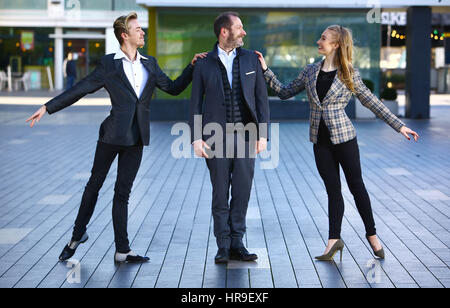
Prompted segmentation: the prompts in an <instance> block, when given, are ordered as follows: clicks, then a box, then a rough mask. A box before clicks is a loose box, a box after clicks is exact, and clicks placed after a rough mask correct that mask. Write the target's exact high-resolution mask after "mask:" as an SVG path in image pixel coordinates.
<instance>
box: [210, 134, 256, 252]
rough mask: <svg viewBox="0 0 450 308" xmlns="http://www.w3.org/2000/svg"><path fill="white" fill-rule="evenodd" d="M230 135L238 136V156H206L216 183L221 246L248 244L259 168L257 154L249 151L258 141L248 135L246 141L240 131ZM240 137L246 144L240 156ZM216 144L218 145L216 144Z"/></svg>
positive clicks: (216, 223)
mask: <svg viewBox="0 0 450 308" xmlns="http://www.w3.org/2000/svg"><path fill="white" fill-rule="evenodd" d="M226 136H227V137H226V138H234V141H235V142H234V144H233V147H234V158H226V157H229V156H225V155H224V158H210V159H206V164H207V166H208V169H209V172H210V177H211V184H212V187H213V196H212V215H213V219H214V236H215V237H216V242H217V246H218V248H226V249H230V248H240V247H244V244H243V241H242V239H243V237H244V234H245V231H246V222H245V220H246V216H247V209H248V202H249V200H250V193H251V190H252V183H253V175H254V171H255V158H252V157H254V156H252V155H251V154H249V146H250V147H252V148H250V149H253V147H254V146H255V142H256V141H255V140H248V138H247V141H243V139H240V138H245V137H243V136H242V134H240V133H234V134H227V135H226ZM238 140H240V141H241V142H242V143H241V144H245V148H246V151H245V156H244V158H237V155H238V151H237V144H238ZM212 148H213V149H214V146H213V147H212ZM224 148H226V147H224ZM250 151H251V150H250ZM253 155H254V150H253ZM230 187H231V201H230V202H229V198H230Z"/></svg>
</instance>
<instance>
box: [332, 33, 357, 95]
mask: <svg viewBox="0 0 450 308" xmlns="http://www.w3.org/2000/svg"><path fill="white" fill-rule="evenodd" d="M327 30H331V31H333V32H334V34H335V35H334V37H333V38H334V41H335V42H336V43H338V44H339V48H338V49H337V52H336V57H335V63H334V64H335V65H336V66H337V67H338V68H339V69H338V77H339V79H341V81H342V82H343V83H345V85H346V86H347V88H349V89H350V90H351V91H352V92H355V87H354V84H353V75H354V69H353V64H352V63H353V37H352V30H350V29H349V28H345V27H342V26H339V25H332V26H329V27H328V28H327Z"/></svg>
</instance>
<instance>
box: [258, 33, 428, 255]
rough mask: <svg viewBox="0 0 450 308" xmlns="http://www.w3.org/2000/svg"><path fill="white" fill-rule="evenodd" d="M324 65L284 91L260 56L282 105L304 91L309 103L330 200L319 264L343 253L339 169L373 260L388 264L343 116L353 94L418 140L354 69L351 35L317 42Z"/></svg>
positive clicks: (352, 136) (313, 68)
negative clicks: (383, 261)
mask: <svg viewBox="0 0 450 308" xmlns="http://www.w3.org/2000/svg"><path fill="white" fill-rule="evenodd" d="M317 45H318V52H319V54H321V55H323V56H325V59H324V60H322V61H321V62H318V63H314V64H310V65H308V66H307V67H306V68H305V69H304V70H303V71H302V72H301V73H300V75H299V76H298V77H297V78H296V79H295V80H293V81H292V82H291V83H289V84H288V85H283V84H282V83H281V82H280V81H279V80H278V79H277V77H276V76H275V74H274V73H273V72H272V71H271V70H270V69H269V68H268V67H267V65H266V63H265V60H264V57H263V55H262V54H261V53H259V52H257V51H256V53H257V54H258V56H259V60H260V62H261V66H262V68H263V70H264V76H265V79H266V81H267V83H268V84H269V86H270V87H271V88H272V90H274V91H275V93H277V95H278V96H279V97H280V98H281V99H288V98H290V97H293V96H295V95H297V94H298V93H300V92H302V91H303V90H305V89H306V92H307V95H308V100H309V103H310V109H311V114H310V140H311V142H313V143H314V157H315V161H316V166H317V169H318V171H319V174H320V176H321V177H322V179H323V181H324V184H325V187H326V190H327V194H328V216H329V240H328V245H327V247H326V249H325V252H324V254H323V255H322V256H319V257H316V259H317V260H321V261H331V260H333V258H334V255H335V254H336V253H337V252H338V251H340V253H341V260H342V250H343V248H344V242H343V241H342V240H341V234H340V233H341V225H342V219H343V216H344V199H343V197H342V193H341V181H340V176H339V166H341V167H342V169H343V171H344V173H345V177H346V180H347V184H348V186H349V188H350V191H351V193H352V195H353V197H354V199H355V203H356V206H357V208H358V211H359V213H360V215H361V218H362V220H363V222H364V226H365V229H366V238H367V240H368V241H369V243H370V245H371V247H372V249H373V251H374V254H375V255H376V256H377V257H379V258H382V259H384V250H383V248H382V246H381V244H380V242H379V240H378V238H377V235H376V229H375V222H374V219H373V213H372V208H371V204H370V199H369V195H368V193H367V190H366V188H365V186H364V182H363V179H362V175H361V164H360V158H359V148H358V143H357V139H356V132H355V129H354V127H353V125H352V123H351V122H350V119H349V118H348V117H347V114H346V113H345V110H344V109H345V107H346V106H347V104H348V102H349V100H350V99H351V97H352V94H355V95H356V96H357V97H358V99H359V100H360V101H361V103H362V104H363V105H364V106H365V107H367V108H369V109H370V110H371V111H372V112H373V113H374V114H376V115H377V116H378V117H379V118H381V119H383V120H384V121H385V122H386V123H387V124H388V125H390V126H391V127H392V128H393V129H394V130H396V131H397V132H399V133H401V134H402V135H403V136H405V137H406V138H407V139H408V140H411V139H410V137H409V135H408V134H411V135H412V136H413V137H414V140H415V141H417V140H418V138H419V135H418V134H417V133H416V132H414V131H412V130H411V129H409V128H408V127H406V126H405V124H403V122H402V121H400V120H399V119H398V118H397V117H396V116H395V115H394V114H392V113H391V112H390V111H389V110H388V109H387V108H386V107H385V106H384V105H383V103H382V102H381V101H380V100H379V99H378V98H377V97H376V96H375V95H373V94H372V93H371V92H370V90H369V89H368V88H367V87H366V86H365V85H364V83H363V82H362V80H361V76H360V74H359V71H358V70H357V69H355V68H353V65H352V59H353V58H352V53H353V39H352V33H351V31H350V29H348V28H344V27H342V26H337V25H333V26H329V27H328V28H327V29H326V30H325V31H324V32H323V34H322V35H321V37H320V39H319V40H318V41H317Z"/></svg>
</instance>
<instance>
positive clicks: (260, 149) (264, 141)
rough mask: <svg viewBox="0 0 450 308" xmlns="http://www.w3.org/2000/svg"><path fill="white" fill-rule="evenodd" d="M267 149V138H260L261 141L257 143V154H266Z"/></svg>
mask: <svg viewBox="0 0 450 308" xmlns="http://www.w3.org/2000/svg"><path fill="white" fill-rule="evenodd" d="M266 149H267V138H262V137H261V138H259V141H256V154H259V153H261V152H264V151H265V150H266Z"/></svg>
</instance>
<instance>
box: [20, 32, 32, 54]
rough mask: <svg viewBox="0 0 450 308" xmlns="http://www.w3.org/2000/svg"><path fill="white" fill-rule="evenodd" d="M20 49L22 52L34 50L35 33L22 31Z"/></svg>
mask: <svg viewBox="0 0 450 308" xmlns="http://www.w3.org/2000/svg"><path fill="white" fill-rule="evenodd" d="M20 48H21V49H22V50H33V49H34V32H33V31H22V32H21V34H20Z"/></svg>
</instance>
